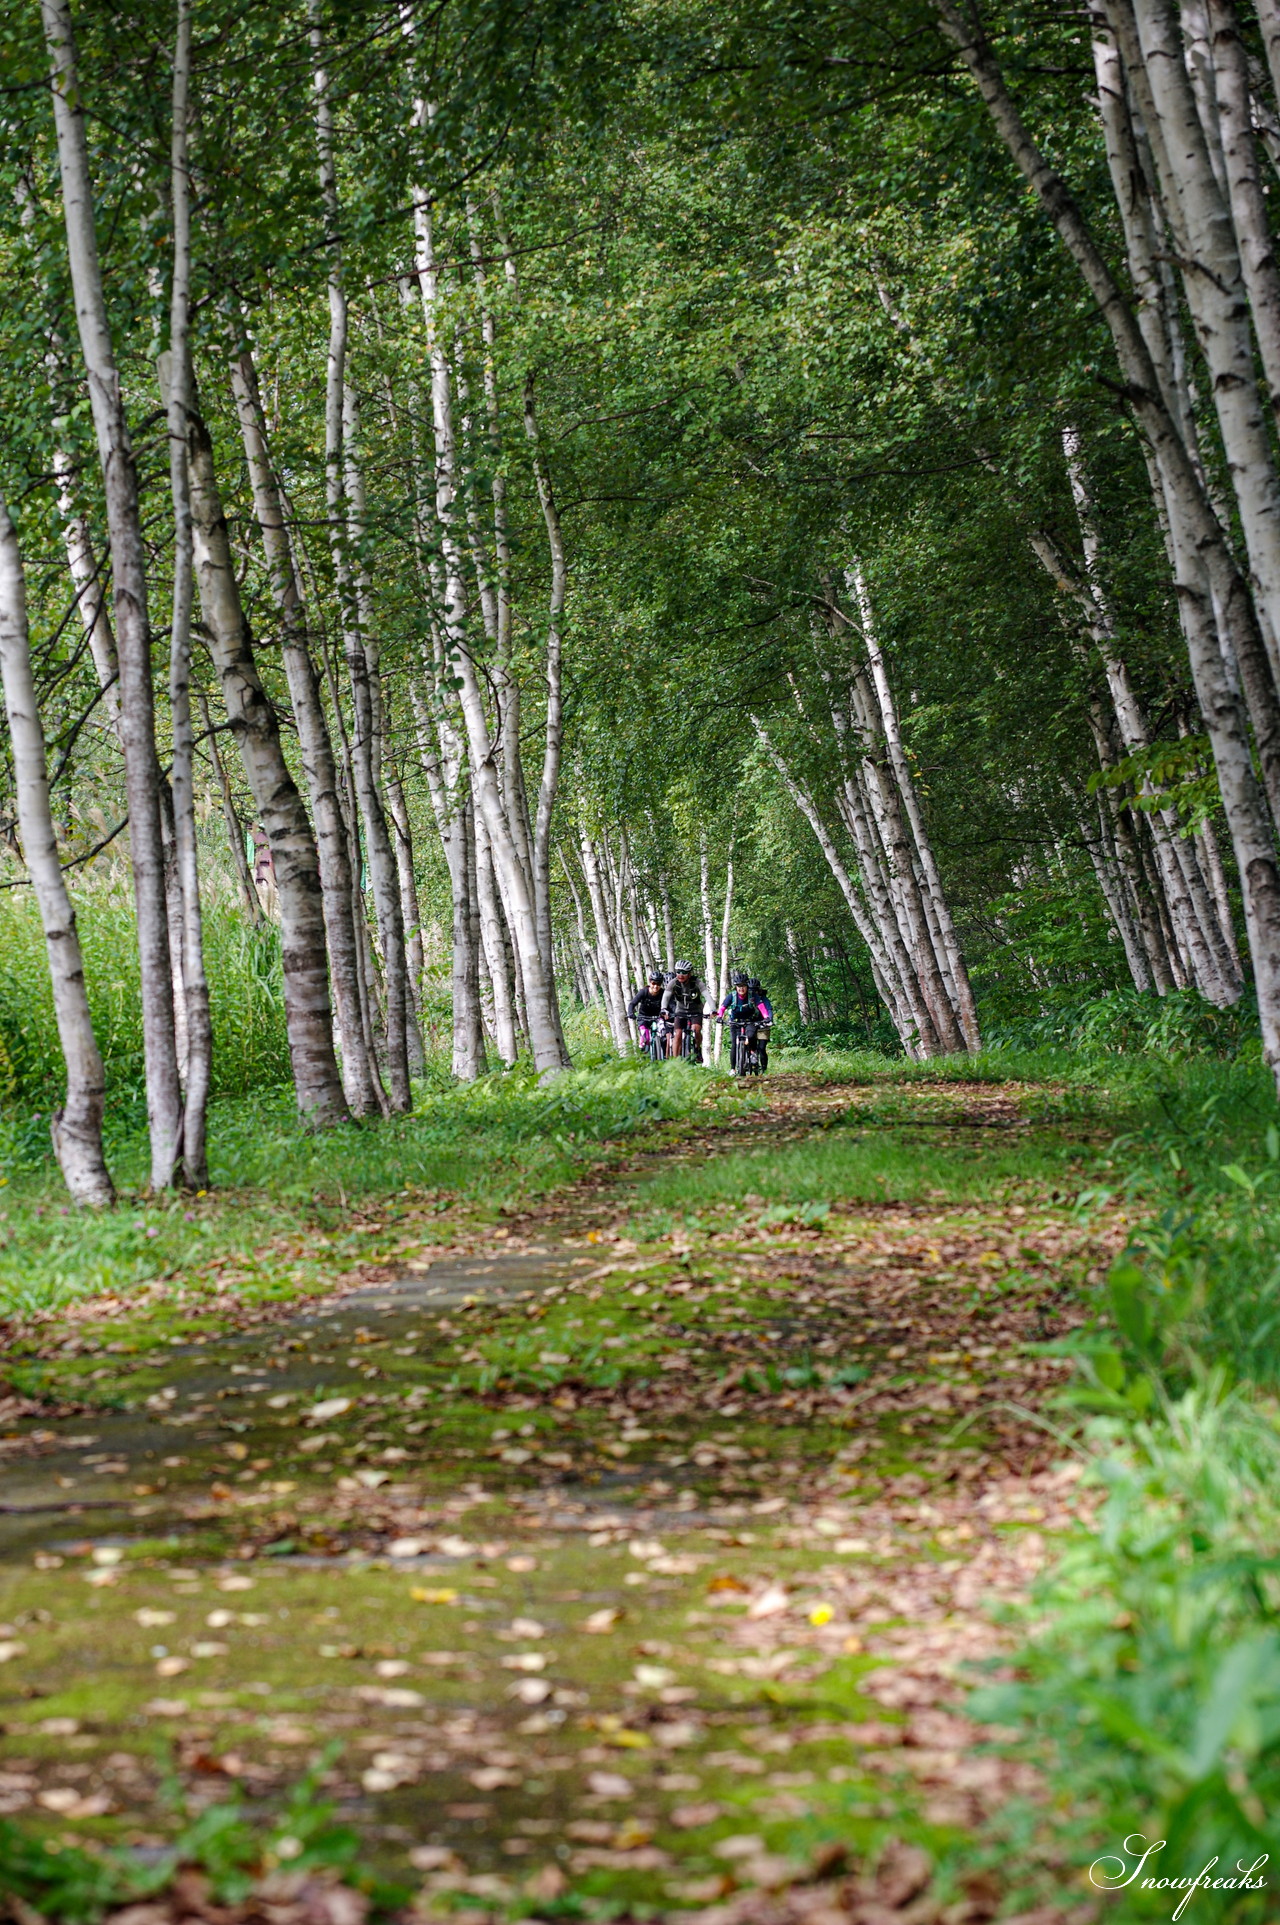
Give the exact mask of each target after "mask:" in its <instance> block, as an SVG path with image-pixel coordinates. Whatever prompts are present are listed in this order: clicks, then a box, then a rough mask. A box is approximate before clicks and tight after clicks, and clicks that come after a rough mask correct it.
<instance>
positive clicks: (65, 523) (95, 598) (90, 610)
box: [53, 448, 120, 737]
mask: <svg viewBox="0 0 1280 1925" xmlns="http://www.w3.org/2000/svg"><path fill="white" fill-rule="evenodd" d="M53 473H54V479H55V480H56V482H57V484H58V513H59V514H60V515H61V517H62V539H63V544H64V546H65V548H66V551H67V567H68V569H69V571H70V574H71V579H72V581H73V583H74V584H75V590H76V597H77V601H78V604H79V609H80V621H81V624H82V625H83V628H84V632H85V639H86V641H87V642H88V644H89V653H90V655H91V656H92V657H93V666H94V669H95V670H96V672H97V676H98V686H99V688H100V689H101V690H102V706H103V708H104V710H105V711H106V715H107V720H108V721H109V722H110V724H111V727H112V729H113V731H114V732H115V734H116V736H117V737H118V736H119V734H120V664H119V662H118V661H117V659H116V638H115V636H114V635H113V634H112V632H111V612H110V610H109V609H108V607H107V598H106V596H105V594H104V593H103V589H102V573H101V569H100V567H99V565H98V560H97V557H96V556H95V554H94V552H93V537H92V535H91V534H90V532H89V519H88V516H87V515H86V514H85V513H84V510H83V509H82V507H81V506H80V502H79V497H78V492H77V489H76V481H75V472H74V470H73V468H72V465H71V459H70V456H69V455H68V454H67V453H66V452H65V450H64V449H62V448H55V449H54V451H53Z"/></svg>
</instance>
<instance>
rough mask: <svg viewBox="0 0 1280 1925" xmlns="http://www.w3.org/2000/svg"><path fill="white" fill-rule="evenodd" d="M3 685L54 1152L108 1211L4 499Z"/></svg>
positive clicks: (96, 1079)
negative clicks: (33, 928)
mask: <svg viewBox="0 0 1280 1925" xmlns="http://www.w3.org/2000/svg"><path fill="white" fill-rule="evenodd" d="M0 681H2V682H3V686H4V706H5V715H6V718H7V720H8V724H9V741H10V744H11V747H12V751H13V771H14V779H15V786H16V789H17V803H18V829H19V833H20V834H21V837H22V853H23V857H24V860H25V862H26V865H27V872H28V874H29V875H30V877H31V884H32V888H33V889H34V891H35V897H36V906H37V907H38V909H39V911H40V922H41V926H42V927H43V929H44V940H45V949H46V952H47V954H48V958H49V976H50V979H51V982H52V985H53V1008H54V1016H55V1018H56V1019H57V1024H58V1041H59V1043H60V1044H61V1047H62V1058H63V1062H64V1064H65V1066H66V1073H67V1094H66V1099H65V1101H64V1103H63V1105H62V1107H61V1108H60V1109H58V1110H55V1111H54V1114H53V1117H52V1119H51V1125H50V1128H51V1133H52V1137H53V1148H54V1154H55V1155H56V1157H57V1159H58V1165H59V1168H60V1169H61V1171H62V1175H63V1179H64V1181H65V1182H66V1186H67V1190H68V1192H69V1194H70V1196H71V1200H72V1202H73V1203H75V1204H78V1205H79V1206H81V1207H82V1208H92V1209H100V1208H102V1207H103V1206H105V1205H106V1204H108V1203H111V1202H113V1201H114V1199H115V1190H114V1188H113V1187H112V1183H111V1177H110V1174H109V1173H108V1170H107V1164H106V1158H105V1157H104V1155H103V1150H102V1113H103V1108H104V1106H105V1102H106V1076H105V1073H104V1071H103V1067H102V1055H101V1052H100V1051H99V1049H98V1043H97V1039H96V1037H95V1036H94V1033H93V1019H92V1017H91V1016H90V1014H89V997H88V992H87V990H86V988H85V979H84V959H83V957H82V956H81V953H80V937H79V934H78V932H77V929H76V917H75V910H74V909H73V908H72V906H71V898H70V896H69V895H68V893H67V885H66V880H65V878H64V876H63V873H62V865H61V862H60V860H59V856H58V839H57V836H56V834H55V833H54V827H53V811H52V809H51V808H50V806H49V774H48V766H47V763H46V759H45V742H44V729H43V726H42V724H41V721H40V710H39V706H38V704H37V701H36V689H35V678H34V676H33V674H32V670H31V641H30V631H29V628H28V624H27V590H26V579H25V576H24V573H23V567H22V556H21V554H20V553H19V549H18V537H17V534H16V533H15V531H14V526H13V523H12V521H11V520H10V519H9V510H8V507H7V505H6V503H5V501H4V498H3V496H0Z"/></svg>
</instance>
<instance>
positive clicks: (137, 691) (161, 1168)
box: [41, 0, 182, 1190]
mask: <svg viewBox="0 0 1280 1925" xmlns="http://www.w3.org/2000/svg"><path fill="white" fill-rule="evenodd" d="M41 13H42V17H43V23H44V35H45V41H46V45H47V47H48V51H49V56H50V62H51V67H52V89H51V91H52V95H53V114H54V126H55V129H56V133H57V143H58V167H59V172H60V175H61V181H62V204H63V213H64V217H65V223H66V231H67V252H68V257H69V261H70V268H71V285H72V291H73V295H74V299H75V309H76V325H77V328H78V330H79V335H80V346H81V351H82V353H83V355H84V363H85V371H86V374H87V376H88V384H89V401H90V406H91V409H92V412H93V425H94V432H95V435H96V437H97V444H98V459H99V462H100V463H101V467H102V477H103V483H104V488H105V493H106V504H107V530H108V539H109V541H110V546H111V563H112V587H113V593H114V597H115V617H116V620H115V630H116V641H117V647H118V650H119V661H120V738H121V747H122V748H123V750H124V762H125V795H126V800H127V804H128V809H129V852H130V860H131V864H132V869H133V887H134V908H135V912H136V915H137V924H138V956H139V963H140V971H141V982H142V1026H143V1047H144V1053H145V1057H146V1079H147V1121H148V1124H149V1128H150V1138H151V1185H152V1188H153V1189H156V1190H161V1189H167V1188H168V1187H169V1185H170V1184H171V1183H172V1182H173V1177H174V1171H175V1167H176V1165H177V1160H178V1156H179V1153H180V1149H181V1134H182V1092H181V1086H180V1083H179V1079H178V1055H177V1044H176V1039H175V1035H174V1021H173V978H172V974H171V962H170V954H169V930H168V923H167V919H166V909H165V886H164V867H165V865H164V850H163V846H162V841H161V830H160V800H159V789H160V766H159V762H158V760H157V756H156V737H155V708H154V703H153V699H152V691H151V624H150V620H149V617H148V612H147V573H146V553H145V547H144V544H143V539H142V521H141V515H140V511H139V505H138V477H137V469H136V466H135V464H134V457H133V446H132V442H131V440H130V437H129V428H128V423H127V421H126V419H125V411H124V402H123V398H122V395H121V391H120V377H119V374H118V372H117V369H116V362H115V351H114V348H113V346H112V341H111V331H110V326H109V324H108V320H107V309H106V300H105V297H104V294H103V286H102V269H101V264H100V261H99V258H98V240H97V231H96V227H95V220H94V209H93V195H92V188H91V185H90V177H89V154H88V146H87V142H86V139H85V123H84V107H83V104H82V96H81V90H80V78H79V74H78V71H77V60H76V46H75V37H74V34H73V32H72V26H71V9H70V5H69V0H41Z"/></svg>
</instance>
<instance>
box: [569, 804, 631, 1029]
mask: <svg viewBox="0 0 1280 1925" xmlns="http://www.w3.org/2000/svg"><path fill="white" fill-rule="evenodd" d="M578 847H579V849H580V850H581V852H582V873H583V875H584V876H585V877H586V882H587V894H588V896H589V897H590V899H591V913H592V916H593V918H594V920H595V925H596V954H597V955H598V956H599V958H600V968H601V974H602V977H603V980H604V992H605V996H604V1001H605V1014H606V1015H607V1016H608V1018H609V1031H610V1034H611V1035H612V1037H613V1043H614V1048H615V1049H616V1050H617V1052H618V1054H619V1056H625V1055H626V1054H627V1052H628V1049H629V1048H630V1044H631V1033H630V1031H629V1029H628V1028H627V997H626V992H625V989H624V986H623V981H622V961H621V958H620V957H619V955H618V948H617V943H616V942H615V940H614V931H613V917H612V915H611V914H610V910H609V899H608V895H607V892H606V889H605V882H604V878H603V876H602V875H601V872H600V860H599V857H598V855H597V853H596V848H595V844H594V843H593V842H592V840H591V837H590V836H589V835H588V834H587V831H586V830H585V829H583V830H582V831H581V832H580V836H579V842H578Z"/></svg>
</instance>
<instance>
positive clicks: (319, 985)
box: [187, 405, 347, 1126]
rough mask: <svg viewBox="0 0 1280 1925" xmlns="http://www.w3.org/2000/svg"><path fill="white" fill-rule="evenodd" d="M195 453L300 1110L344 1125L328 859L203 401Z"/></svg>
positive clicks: (199, 562)
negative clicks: (284, 737)
mask: <svg viewBox="0 0 1280 1925" xmlns="http://www.w3.org/2000/svg"><path fill="white" fill-rule="evenodd" d="M187 456H188V462H189V466H190V476H191V517H192V530H193V536H194V548H195V564H196V578H197V580H198V582H199V586H200V603H201V608H202V610H203V613H204V620H205V627H206V630H207V632H208V637H209V646H210V651H211V653H212V655H213V660H214V666H215V668H216V669H217V671H218V679H219V681H220V683H221V685H222V694H223V699H224V701H225V702H226V707H227V714H228V717H229V718H230V722H231V731H232V734H233V735H234V736H235V738H236V741H237V742H238V744H239V746H240V754H241V756H242V758H243V760H244V771H245V775H246V777H247V778H248V783H249V787H250V789H251V791H252V793H253V800H254V806H255V808H256V809H257V812H258V819H259V821H260V822H261V823H262V827H263V829H264V831H265V833H266V837H267V842H268V846H269V847H270V850H271V860H272V866H273V868H274V871H275V882H276V888H277V890H278V892H279V898H280V947H281V952H282V959H283V968H284V1009H285V1027H286V1030H287V1033H288V1038H289V1056H290V1060H291V1062H292V1065H293V1080H294V1087H295V1089H296V1091H297V1097H298V1108H299V1110H300V1111H301V1113H302V1116H303V1117H304V1118H305V1120H306V1121H307V1122H309V1123H312V1124H315V1125H318V1126H319V1125H324V1124H329V1123H338V1122H343V1121H345V1120H346V1117H347V1104H346V1097H345V1095H344V1093H343V1088H342V1079H341V1077H340V1076H339V1074H338V1065H337V1060H336V1058H335V1056H334V1053H333V1014H332V1009H331V1006H330V1002H329V975H328V969H327V966H326V955H325V930H324V899H323V893H322V889H321V884H320V859H319V857H318V855H317V853H316V844H315V837H314V836H313V835H312V833H311V824H310V822H309V821H308V820H307V812H306V809H305V807H304V806H303V801H302V797H301V796H300V795H299V793H298V789H297V785H296V784H295V782H294V779H293V777H292V775H291V774H290V773H289V765H288V763H287V762H286V761H285V758H284V750H283V748H282V747H281V744H280V725H279V723H278V721H277V719H276V712H275V710H274V708H273V707H272V706H271V702H270V700H269V698H268V696H267V694H266V691H265V690H264V689H263V686H262V682H261V680H260V679H259V676H258V669H257V664H256V663H255V661H254V658H253V641H252V637H251V636H250V633H249V624H248V622H247V621H246V620H245V615H244V610H243V608H242V606H241V603H240V589H239V585H238V583H237V581H236V575H235V567H234V564H233V562H232V557H231V545H230V542H229V540H228V537H227V522H226V516H225V515H224V514H223V511H222V499H221V496H220V494H219V491H218V484H217V478H216V476H215V474H214V469H213V446H212V444H211V442H210V440H209V434H208V430H207V429H206V428H205V425H204V422H203V421H202V420H201V418H200V415H199V413H198V412H197V410H196V407H195V406H194V405H193V406H192V408H191V410H190V411H189V413H188V431H187Z"/></svg>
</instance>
